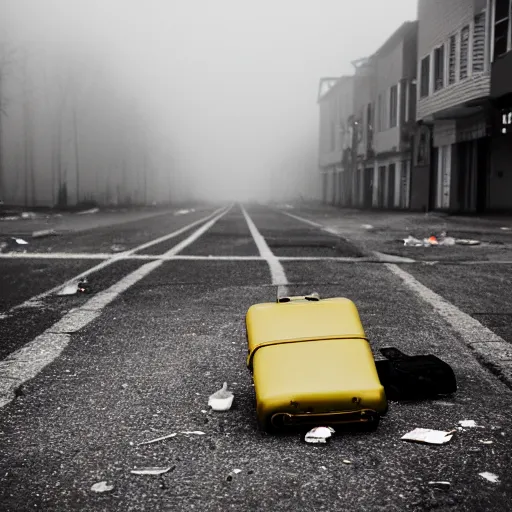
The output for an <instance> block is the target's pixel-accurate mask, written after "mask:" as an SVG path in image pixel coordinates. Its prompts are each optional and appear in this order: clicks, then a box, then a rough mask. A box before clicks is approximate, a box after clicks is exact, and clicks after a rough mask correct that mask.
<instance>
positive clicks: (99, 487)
mask: <svg viewBox="0 0 512 512" xmlns="http://www.w3.org/2000/svg"><path fill="white" fill-rule="evenodd" d="M113 488H114V486H113V485H108V484H107V482H105V481H103V482H98V483H97V484H94V485H93V486H92V487H91V491H94V492H108V491H111V490H112V489H113Z"/></svg>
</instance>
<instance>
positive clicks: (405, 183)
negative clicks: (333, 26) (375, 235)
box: [354, 21, 418, 209]
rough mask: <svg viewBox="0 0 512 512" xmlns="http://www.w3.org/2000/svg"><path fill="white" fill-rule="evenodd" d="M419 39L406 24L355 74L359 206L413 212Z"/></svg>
mask: <svg viewBox="0 0 512 512" xmlns="http://www.w3.org/2000/svg"><path fill="white" fill-rule="evenodd" d="M417 33H418V26H417V22H415V21H412V22H405V23H404V24H402V26H400V27H399V28H398V30H396V31H395V32H394V34H392V35H391V37H390V38H389V39H388V40H387V41H386V42H385V43H384V44H383V45H382V46H381V47H380V48H379V49H378V50H377V51H376V52H375V53H374V54H373V55H372V56H371V57H370V58H369V59H366V60H365V61H364V62H362V63H360V64H358V65H357V68H356V72H355V75H356V79H355V80H356V88H355V89H356V93H355V99H354V112H355V113H356V117H357V119H358V124H360V126H361V130H360V136H359V141H358V149H357V155H358V165H357V177H356V179H355V182H356V184H357V190H358V204H359V205H360V206H366V207H368V206H373V207H377V208H388V209H389V208H408V207H409V195H410V171H411V159H412V153H411V151H412V135H413V133H414V132H413V128H414V119H415V110H416V108H415V107H416V87H415V82H416V55H417Z"/></svg>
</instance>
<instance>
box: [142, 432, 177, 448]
mask: <svg viewBox="0 0 512 512" xmlns="http://www.w3.org/2000/svg"><path fill="white" fill-rule="evenodd" d="M177 435H178V434H176V433H175V432H173V433H172V434H168V435H166V436H162V437H157V438H156V439H150V440H149V441H142V443H139V444H137V446H143V445H145V444H152V443H158V441H164V440H165V439H170V438H171V437H175V436H177Z"/></svg>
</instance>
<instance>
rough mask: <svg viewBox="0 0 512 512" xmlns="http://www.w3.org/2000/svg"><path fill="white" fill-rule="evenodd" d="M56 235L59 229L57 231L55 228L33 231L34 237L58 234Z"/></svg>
mask: <svg viewBox="0 0 512 512" xmlns="http://www.w3.org/2000/svg"><path fill="white" fill-rule="evenodd" d="M56 235H57V231H55V230H54V229H41V230H39V231H34V232H33V233H32V238H42V237H45V236H56Z"/></svg>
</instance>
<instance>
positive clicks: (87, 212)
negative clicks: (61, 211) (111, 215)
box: [77, 208, 100, 215]
mask: <svg viewBox="0 0 512 512" xmlns="http://www.w3.org/2000/svg"><path fill="white" fill-rule="evenodd" d="M99 211H100V209H99V208H91V209H90V210H84V211H82V212H78V213H77V215H90V214H92V213H98V212H99Z"/></svg>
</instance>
